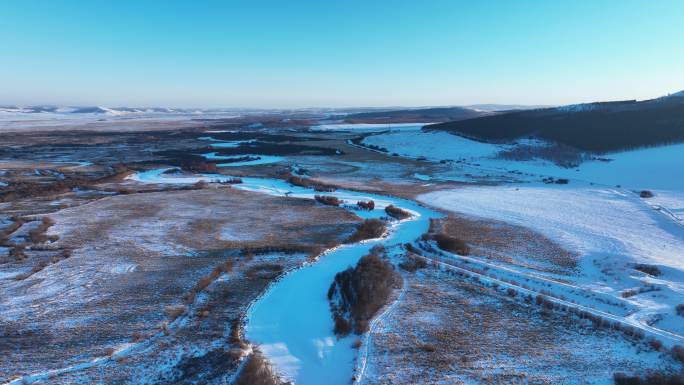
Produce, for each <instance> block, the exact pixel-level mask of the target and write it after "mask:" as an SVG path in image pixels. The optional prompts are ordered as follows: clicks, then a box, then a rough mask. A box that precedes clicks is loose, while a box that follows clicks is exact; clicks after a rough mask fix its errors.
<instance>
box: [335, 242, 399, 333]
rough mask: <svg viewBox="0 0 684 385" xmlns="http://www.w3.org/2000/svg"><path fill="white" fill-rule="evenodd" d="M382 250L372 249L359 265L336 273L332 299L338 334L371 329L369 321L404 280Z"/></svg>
mask: <svg viewBox="0 0 684 385" xmlns="http://www.w3.org/2000/svg"><path fill="white" fill-rule="evenodd" d="M382 253H383V251H382V250H381V249H375V250H372V251H371V253H370V254H368V255H366V256H364V257H362V258H361V259H360V260H359V262H358V263H357V264H356V267H353V268H352V267H349V268H348V269H347V270H345V271H342V272H340V273H337V274H336V275H335V280H334V281H333V283H332V284H331V285H330V289H329V290H328V300H329V301H330V309H331V311H332V314H333V319H334V321H335V327H334V331H335V334H337V335H338V336H346V335H348V334H349V333H351V332H352V331H353V332H355V333H357V334H361V333H363V332H365V331H367V330H368V323H369V322H370V320H371V319H372V318H373V316H374V315H375V314H376V313H377V311H378V310H380V308H382V307H383V306H384V305H385V304H386V303H387V301H388V300H389V298H390V295H391V293H392V289H393V287H395V286H396V284H397V283H398V281H399V280H400V279H401V278H400V277H399V276H398V274H397V273H396V272H395V271H394V268H393V267H392V264H391V263H390V262H389V261H388V260H387V259H386V258H384V257H383V256H382Z"/></svg>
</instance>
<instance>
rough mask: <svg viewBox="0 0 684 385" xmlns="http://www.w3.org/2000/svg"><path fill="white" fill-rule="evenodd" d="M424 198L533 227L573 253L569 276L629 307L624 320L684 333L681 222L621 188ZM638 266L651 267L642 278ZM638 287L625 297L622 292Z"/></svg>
mask: <svg viewBox="0 0 684 385" xmlns="http://www.w3.org/2000/svg"><path fill="white" fill-rule="evenodd" d="M419 200H421V201H422V202H424V203H426V204H430V205H433V206H436V207H440V208H443V209H446V210H449V211H453V212H457V213H461V214H466V215H468V216H473V217H481V218H487V219H494V220H500V221H504V222H508V223H513V224H516V225H520V226H525V227H528V228H531V229H533V230H535V231H537V232H539V233H541V234H543V235H545V236H547V237H548V238H550V239H553V240H555V241H557V242H559V243H560V244H561V245H562V246H564V247H565V248H567V249H568V250H570V251H572V252H576V253H578V255H579V256H580V260H579V264H578V266H579V272H578V275H577V276H576V277H569V278H568V279H569V280H570V282H572V284H573V285H577V286H579V287H581V288H583V289H584V290H587V291H589V292H595V293H601V294H602V295H605V294H607V295H610V296H611V297H613V300H614V301H618V302H624V303H625V304H629V305H630V306H634V307H635V309H636V311H635V312H633V313H631V314H629V315H628V318H629V319H631V320H633V321H635V322H638V323H640V324H643V325H648V326H649V327H650V326H654V327H656V328H660V329H662V330H665V331H666V332H672V333H676V334H678V335H681V336H684V322H681V321H682V319H681V316H679V315H677V314H676V311H675V307H676V306H677V305H678V304H681V303H684V227H683V226H682V225H681V224H680V223H678V222H676V221H674V220H672V218H670V217H669V216H667V215H663V213H662V212H659V211H657V210H654V209H653V208H652V207H651V206H649V205H648V204H647V203H646V202H647V200H644V199H642V198H639V197H638V196H637V195H636V194H633V193H631V192H629V191H625V190H621V189H608V188H593V187H556V186H554V187H549V186H546V185H531V186H525V185H509V186H498V187H469V188H461V189H452V190H447V191H439V192H433V193H428V194H425V195H421V196H420V197H419ZM635 264H648V265H653V266H656V267H657V268H658V269H659V270H660V271H661V272H662V275H661V276H658V277H650V276H647V275H645V274H643V273H641V272H639V271H637V270H635V269H634V267H635ZM629 290H634V291H635V293H634V294H632V295H629V296H625V294H624V293H626V292H628V291H629Z"/></svg>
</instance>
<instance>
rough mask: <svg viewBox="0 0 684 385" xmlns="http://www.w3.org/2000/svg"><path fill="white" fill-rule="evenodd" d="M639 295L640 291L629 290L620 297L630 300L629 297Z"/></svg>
mask: <svg viewBox="0 0 684 385" xmlns="http://www.w3.org/2000/svg"><path fill="white" fill-rule="evenodd" d="M637 294H639V292H638V291H636V290H634V289H627V290H624V291H623V292H622V293H621V294H620V296H622V298H629V297H634V296H635V295H637Z"/></svg>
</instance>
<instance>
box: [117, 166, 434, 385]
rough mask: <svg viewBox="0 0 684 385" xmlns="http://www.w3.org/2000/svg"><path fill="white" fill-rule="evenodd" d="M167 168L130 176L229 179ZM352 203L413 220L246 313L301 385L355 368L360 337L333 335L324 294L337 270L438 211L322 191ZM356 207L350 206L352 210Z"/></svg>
mask: <svg viewBox="0 0 684 385" xmlns="http://www.w3.org/2000/svg"><path fill="white" fill-rule="evenodd" d="M166 170H168V169H157V170H151V171H146V172H141V173H137V174H133V175H131V176H130V177H129V178H130V179H133V180H136V181H139V182H144V183H172V184H192V183H195V182H197V181H200V180H204V181H218V180H227V179H229V177H227V176H224V175H202V176H175V175H164V172H165V171H166ZM233 187H234V188H237V189H241V190H248V191H254V192H261V193H266V194H270V195H274V196H285V195H287V196H290V197H296V198H306V199H314V195H316V192H314V191H313V190H310V189H306V188H302V187H298V186H292V185H290V184H288V183H287V182H285V181H282V180H277V179H266V178H249V177H247V178H242V183H241V184H237V185H234V186H233ZM325 194H326V195H332V196H335V197H337V198H339V199H341V200H343V201H344V202H345V204H348V205H350V206H352V207H353V206H356V202H357V201H360V200H364V201H367V200H370V199H372V200H373V201H375V207H376V209H375V210H373V211H361V210H354V213H355V214H357V215H359V216H360V217H362V218H377V217H382V216H384V215H385V214H384V208H385V207H387V206H388V205H390V204H392V205H395V206H398V207H401V208H403V209H405V210H408V211H410V212H411V213H412V214H413V216H412V217H411V218H410V219H406V220H403V221H401V222H399V221H392V222H391V223H390V232H389V235H387V236H386V237H384V238H382V239H373V240H368V241H364V242H360V243H355V244H349V245H343V246H340V247H337V248H335V249H332V250H329V251H327V252H326V253H324V254H323V255H322V256H321V257H320V258H319V259H318V261H317V262H315V263H312V264H308V265H305V266H304V267H302V268H300V269H297V270H294V271H292V272H290V273H289V274H287V275H286V276H285V277H283V278H282V279H280V280H279V281H277V282H275V283H274V284H273V285H271V287H270V288H269V289H268V290H267V291H266V292H265V293H264V294H263V295H262V296H261V297H260V298H259V299H258V300H256V301H255V302H254V304H253V305H252V307H251V308H250V310H249V311H248V314H247V325H246V330H245V332H246V337H247V339H248V340H250V341H251V342H253V343H255V344H258V345H259V346H260V349H261V350H262V352H263V353H264V354H265V355H266V357H267V358H268V359H269V360H270V361H271V362H272V363H273V364H274V366H275V368H276V369H277V370H278V372H279V373H281V374H282V375H284V376H285V377H286V378H287V379H289V380H292V381H294V382H295V383H296V384H300V385H307V384H330V385H334V384H349V382H350V380H351V378H352V376H353V374H354V373H353V371H354V366H355V359H356V350H355V349H353V348H352V346H351V345H352V343H353V341H354V340H355V339H356V338H357V337H355V336H349V337H345V338H341V339H338V338H337V337H336V336H335V335H334V333H333V321H332V317H331V314H330V308H329V304H328V300H327V298H326V294H327V291H328V288H329V287H330V284H331V283H332V282H333V279H334V277H335V274H337V273H338V272H340V271H342V270H344V269H346V268H347V267H348V266H352V265H354V264H356V262H357V261H358V260H359V259H360V258H361V257H362V256H364V255H366V254H368V252H369V251H370V249H371V248H372V247H373V246H375V245H383V246H385V247H386V248H388V249H390V250H392V249H395V250H396V249H397V248H398V247H397V246H399V245H401V244H403V243H406V242H412V241H414V240H415V239H416V238H418V237H420V236H421V235H422V234H423V233H425V232H426V231H427V230H428V227H429V222H430V221H429V220H430V218H435V217H439V216H441V215H440V214H439V213H437V212H435V211H432V210H429V209H427V208H425V207H423V206H420V205H419V204H418V203H416V202H412V201H409V200H404V199H399V198H393V197H388V196H382V195H375V194H367V193H359V192H353V191H348V190H337V191H335V192H330V193H325ZM350 209H351V208H350Z"/></svg>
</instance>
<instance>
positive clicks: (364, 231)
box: [347, 219, 387, 243]
mask: <svg viewBox="0 0 684 385" xmlns="http://www.w3.org/2000/svg"><path fill="white" fill-rule="evenodd" d="M385 231H387V226H386V225H385V222H384V221H382V220H380V219H366V220H364V221H363V222H361V224H360V225H359V226H358V227H357V228H356V231H355V232H354V234H352V235H351V236H350V237H349V238H348V239H347V243H355V242H360V241H363V240H366V239H375V238H380V237H382V235H383V234H385Z"/></svg>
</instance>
